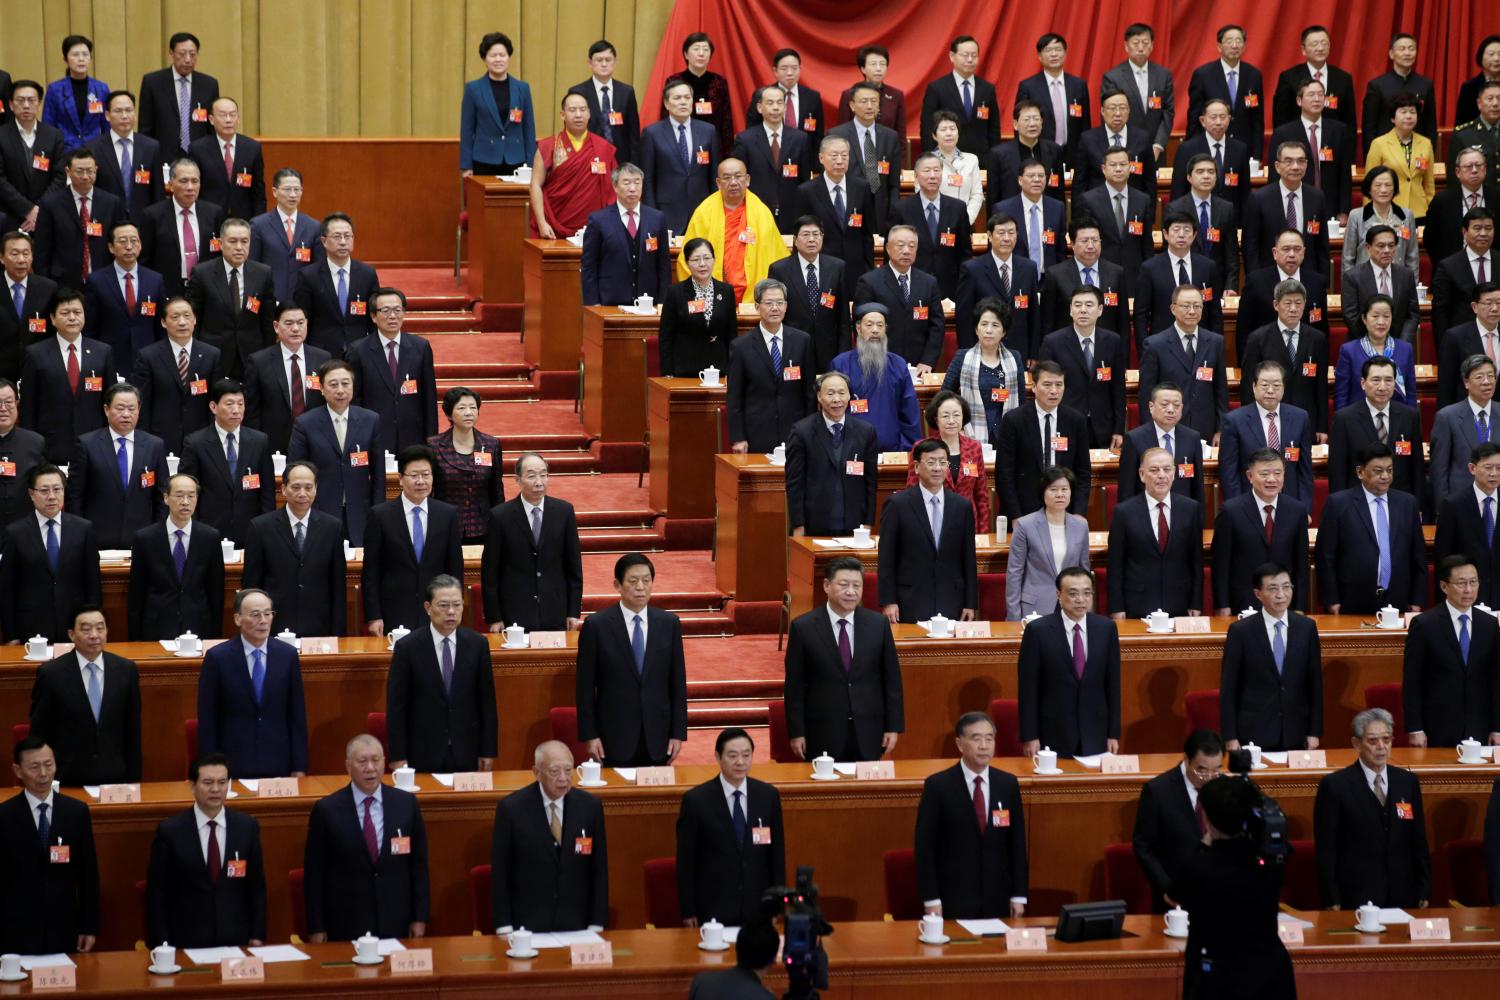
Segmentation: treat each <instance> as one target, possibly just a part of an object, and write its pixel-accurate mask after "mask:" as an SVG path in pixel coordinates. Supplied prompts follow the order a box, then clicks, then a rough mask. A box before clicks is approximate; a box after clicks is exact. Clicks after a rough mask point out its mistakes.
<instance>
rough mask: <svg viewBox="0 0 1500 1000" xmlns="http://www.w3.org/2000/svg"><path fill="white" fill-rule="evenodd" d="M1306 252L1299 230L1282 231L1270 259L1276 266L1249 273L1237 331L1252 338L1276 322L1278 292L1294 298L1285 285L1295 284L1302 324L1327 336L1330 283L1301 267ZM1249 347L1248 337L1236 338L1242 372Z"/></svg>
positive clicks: (1241, 297)
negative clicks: (1246, 333)
mask: <svg viewBox="0 0 1500 1000" xmlns="http://www.w3.org/2000/svg"><path fill="white" fill-rule="evenodd" d="M1306 248H1307V244H1306V242H1305V241H1304V240H1303V239H1302V234H1301V233H1299V232H1297V231H1296V230H1292V229H1283V230H1282V231H1281V232H1280V233H1279V234H1277V236H1276V244H1275V246H1274V247H1272V249H1271V256H1272V258H1273V259H1274V260H1275V261H1276V263H1274V264H1272V265H1271V266H1270V267H1262V268H1260V269H1258V270H1253V271H1247V272H1246V275H1245V289H1244V294H1242V295H1241V296H1240V314H1239V318H1238V320H1237V321H1236V323H1235V327H1236V329H1238V330H1245V331H1248V332H1249V333H1251V334H1253V333H1254V332H1255V331H1256V330H1259V329H1260V328H1261V327H1263V326H1267V325H1269V324H1272V323H1275V322H1277V320H1279V319H1280V311H1279V310H1278V309H1277V306H1276V301H1277V300H1276V290H1277V289H1278V288H1282V294H1283V296H1285V295H1287V294H1292V293H1294V291H1295V290H1294V289H1290V288H1283V283H1285V282H1288V281H1295V282H1296V283H1297V284H1299V285H1301V286H1302V303H1303V306H1302V320H1301V321H1302V322H1303V323H1305V324H1306V325H1308V326H1313V327H1317V328H1318V329H1319V330H1321V331H1323V335H1324V336H1325V337H1326V336H1328V324H1329V320H1330V319H1332V314H1331V313H1330V312H1329V311H1328V279H1327V278H1325V277H1324V276H1323V275H1321V274H1319V273H1318V272H1316V271H1314V270H1313V269H1312V268H1310V267H1303V266H1302V261H1303V259H1304V258H1305V257H1306V255H1307V250H1306ZM1289 306H1290V304H1288V307H1289ZM1249 344H1250V337H1249V336H1244V337H1237V338H1236V342H1235V352H1236V354H1237V355H1238V358H1237V362H1238V366H1239V367H1241V368H1243V367H1244V362H1245V355H1244V351H1245V350H1246V348H1247V347H1248V346H1249Z"/></svg>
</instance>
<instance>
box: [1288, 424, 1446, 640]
mask: <svg viewBox="0 0 1500 1000" xmlns="http://www.w3.org/2000/svg"><path fill="white" fill-rule="evenodd" d="M1392 457H1393V456H1392V452H1391V448H1390V446H1389V445H1385V444H1380V443H1379V442H1376V443H1375V444H1372V445H1369V446H1368V447H1366V448H1365V449H1364V450H1363V451H1362V452H1360V453H1359V459H1358V464H1357V465H1356V466H1355V467H1354V474H1355V475H1356V476H1357V477H1358V478H1359V482H1360V485H1358V486H1351V487H1350V488H1349V489H1346V490H1341V491H1339V492H1338V493H1333V494H1330V495H1329V497H1328V501H1327V503H1325V504H1324V505H1323V516H1322V518H1321V519H1319V521H1318V544H1317V549H1316V552H1315V553H1314V559H1315V565H1316V566H1317V570H1318V600H1319V602H1320V603H1321V604H1322V605H1323V608H1324V610H1325V611H1327V613H1328V614H1331V615H1337V614H1349V615H1369V614H1374V613H1375V612H1377V611H1379V610H1380V609H1381V608H1383V607H1385V606H1386V605H1392V606H1394V607H1396V608H1397V609H1400V610H1402V611H1407V610H1410V611H1421V610H1422V599H1423V598H1424V597H1425V596H1426V594H1427V546H1426V542H1425V541H1424V540H1423V537H1422V518H1421V514H1420V512H1419V511H1418V508H1417V500H1416V497H1414V496H1412V495H1411V494H1409V493H1401V492H1399V491H1397V490H1392V489H1391V479H1392V475H1393V473H1392Z"/></svg>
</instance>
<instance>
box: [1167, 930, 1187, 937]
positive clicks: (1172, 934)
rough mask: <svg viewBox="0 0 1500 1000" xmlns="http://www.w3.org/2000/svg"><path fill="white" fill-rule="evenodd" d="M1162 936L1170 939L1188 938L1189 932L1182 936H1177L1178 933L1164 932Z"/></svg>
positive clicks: (1183, 933) (1184, 932)
mask: <svg viewBox="0 0 1500 1000" xmlns="http://www.w3.org/2000/svg"><path fill="white" fill-rule="evenodd" d="M1162 936H1164V937H1169V938H1185V937H1187V936H1188V932H1187V931H1183V932H1182V933H1181V934H1177V933H1175V932H1173V931H1169V930H1163V931H1162Z"/></svg>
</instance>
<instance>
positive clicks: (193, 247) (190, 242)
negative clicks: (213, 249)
mask: <svg viewBox="0 0 1500 1000" xmlns="http://www.w3.org/2000/svg"><path fill="white" fill-rule="evenodd" d="M197 266H198V237H196V236H194V235H193V220H192V216H191V215H190V214H189V212H188V210H187V209H185V208H184V209H183V210H182V276H183V277H184V278H187V277H190V276H191V275H192V273H193V268H195V267H197Z"/></svg>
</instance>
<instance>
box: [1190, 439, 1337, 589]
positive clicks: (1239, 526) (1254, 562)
mask: <svg viewBox="0 0 1500 1000" xmlns="http://www.w3.org/2000/svg"><path fill="white" fill-rule="evenodd" d="M1244 476H1245V478H1246V479H1247V480H1248V481H1249V483H1250V488H1249V489H1248V490H1246V489H1241V490H1240V492H1239V495H1238V496H1236V497H1234V498H1232V499H1230V500H1227V501H1225V502H1224V503H1223V504H1222V505H1221V506H1220V507H1219V513H1218V514H1217V515H1216V516H1215V517H1214V541H1213V553H1212V556H1213V557H1212V559H1211V560H1210V562H1211V563H1212V565H1213V588H1214V592H1213V605H1214V608H1215V609H1216V610H1215V611H1214V614H1216V615H1218V616H1220V617H1221V618H1222V617H1225V616H1227V615H1231V614H1238V613H1239V612H1240V611H1243V610H1244V609H1246V608H1254V607H1256V606H1258V604H1259V601H1260V595H1259V594H1258V593H1256V588H1257V586H1258V583H1257V580H1256V578H1255V576H1254V572H1255V570H1256V567H1259V566H1262V565H1264V564H1266V563H1273V564H1275V565H1278V566H1285V567H1286V568H1287V569H1288V571H1289V572H1290V573H1291V582H1292V607H1293V608H1294V609H1296V610H1297V611H1300V612H1302V613H1304V614H1306V613H1307V610H1308V608H1310V607H1311V606H1312V593H1311V592H1310V589H1309V588H1308V585H1307V553H1308V541H1307V524H1308V513H1309V510H1310V508H1309V506H1308V505H1307V504H1305V503H1301V502H1299V501H1298V500H1296V499H1295V498H1293V497H1290V496H1288V495H1287V494H1286V493H1285V492H1283V487H1284V486H1285V484H1286V459H1285V458H1283V457H1282V455H1281V452H1279V451H1276V450H1275V449H1272V448H1260V449H1257V450H1255V451H1252V452H1251V453H1250V454H1249V455H1247V456H1246V457H1245V472H1244Z"/></svg>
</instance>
